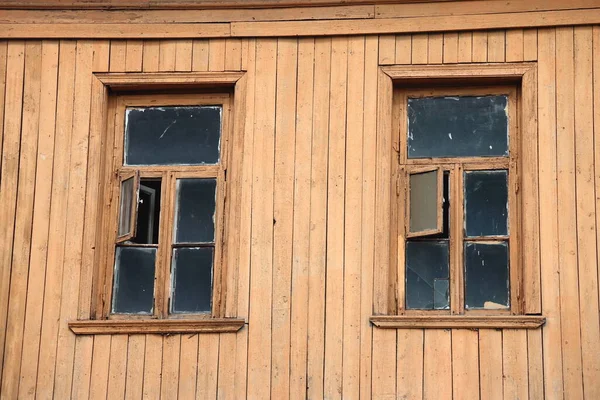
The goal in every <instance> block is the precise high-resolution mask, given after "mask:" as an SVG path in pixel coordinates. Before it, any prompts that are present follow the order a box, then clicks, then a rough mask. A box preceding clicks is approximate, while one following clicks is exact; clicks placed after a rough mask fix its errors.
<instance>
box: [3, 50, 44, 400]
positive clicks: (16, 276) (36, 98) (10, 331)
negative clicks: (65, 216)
mask: <svg viewBox="0 0 600 400" xmlns="http://www.w3.org/2000/svg"><path fill="white" fill-rule="evenodd" d="M41 67H42V46H41V42H38V41H35V42H32V41H28V42H27V43H26V44H25V72H24V79H23V81H24V85H23V106H22V107H23V111H22V112H23V114H22V122H21V143H20V153H19V156H18V181H17V187H16V188H14V189H16V190H15V191H16V204H17V207H16V215H15V217H14V218H15V221H14V233H13V235H14V239H13V248H12V264H11V263H10V262H9V264H7V267H10V269H11V273H10V291H9V302H8V323H7V325H6V337H5V342H4V366H3V369H2V392H1V395H2V397H3V398H17V397H18V393H19V373H20V370H21V352H22V349H23V328H24V325H25V304H26V298H25V297H26V295H27V278H28V275H29V256H30V252H31V235H32V223H33V198H34V195H35V173H36V161H37V146H38V127H39V105H40V87H41V74H42V71H41ZM5 150H6V147H5ZM3 167H4V165H3ZM9 168H10V165H9ZM5 171H6V170H4V168H3V170H2V172H5ZM15 172H16V171H15ZM9 173H11V172H10V170H9ZM3 189H6V188H3ZM9 225H11V224H9ZM5 251H6V252H10V250H9V249H6V250H5Z"/></svg>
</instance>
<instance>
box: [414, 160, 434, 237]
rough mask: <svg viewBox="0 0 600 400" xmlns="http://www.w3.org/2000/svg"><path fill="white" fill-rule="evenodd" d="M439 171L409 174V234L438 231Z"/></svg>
mask: <svg viewBox="0 0 600 400" xmlns="http://www.w3.org/2000/svg"><path fill="white" fill-rule="evenodd" d="M439 173H440V171H439V170H437V169H436V170H433V171H428V172H420V173H411V174H410V177H409V179H410V232H411V233H418V232H427V231H429V232H431V231H434V232H435V231H438V232H439V230H438V229H439V228H440V227H439V226H438V215H439V213H441V212H442V209H441V204H440V203H439V193H438V175H439Z"/></svg>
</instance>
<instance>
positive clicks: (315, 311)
mask: <svg viewBox="0 0 600 400" xmlns="http://www.w3.org/2000/svg"><path fill="white" fill-rule="evenodd" d="M330 70H331V39H330V38H318V39H315V80H314V87H315V89H314V90H315V93H314V105H313V109H314V113H313V136H312V167H311V191H310V225H311V229H312V230H311V232H310V254H309V271H308V274H309V278H308V279H309V281H308V290H309V292H308V337H309V339H310V340H309V341H308V365H307V374H308V385H307V386H308V389H307V392H308V395H307V397H309V398H320V397H323V365H324V362H325V361H324V353H325V254H326V253H325V249H326V237H327V235H326V231H325V228H326V218H327V154H328V153H327V149H328V147H329V78H330Z"/></svg>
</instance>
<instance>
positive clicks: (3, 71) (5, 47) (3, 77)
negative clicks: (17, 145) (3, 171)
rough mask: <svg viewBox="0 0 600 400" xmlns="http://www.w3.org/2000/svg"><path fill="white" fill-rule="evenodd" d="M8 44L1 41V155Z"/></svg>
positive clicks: (0, 148)
mask: <svg viewBox="0 0 600 400" xmlns="http://www.w3.org/2000/svg"><path fill="white" fill-rule="evenodd" d="M7 50H8V42H7V41H6V40H0V127H2V129H0V155H1V154H2V139H3V137H4V101H5V97H4V94H5V93H4V89H5V88H6V56H7V54H6V53H7Z"/></svg>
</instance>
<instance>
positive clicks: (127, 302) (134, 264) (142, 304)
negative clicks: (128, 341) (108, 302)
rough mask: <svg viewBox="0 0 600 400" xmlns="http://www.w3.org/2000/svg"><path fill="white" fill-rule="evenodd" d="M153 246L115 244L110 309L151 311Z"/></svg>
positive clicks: (154, 252) (136, 312)
mask: <svg viewBox="0 0 600 400" xmlns="http://www.w3.org/2000/svg"><path fill="white" fill-rule="evenodd" d="M155 258H156V249H155V248H148V247H123V246H117V248H116V252H115V277H114V284H113V296H112V301H113V304H112V312H113V313H117V314H152V305H153V303H154V261H155Z"/></svg>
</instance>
